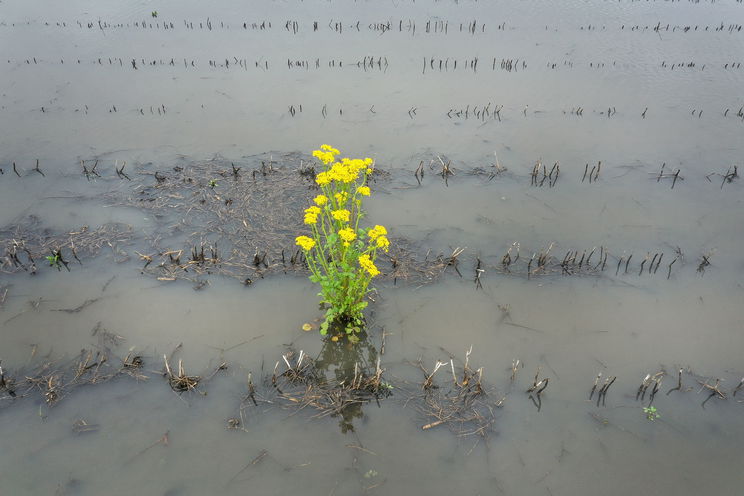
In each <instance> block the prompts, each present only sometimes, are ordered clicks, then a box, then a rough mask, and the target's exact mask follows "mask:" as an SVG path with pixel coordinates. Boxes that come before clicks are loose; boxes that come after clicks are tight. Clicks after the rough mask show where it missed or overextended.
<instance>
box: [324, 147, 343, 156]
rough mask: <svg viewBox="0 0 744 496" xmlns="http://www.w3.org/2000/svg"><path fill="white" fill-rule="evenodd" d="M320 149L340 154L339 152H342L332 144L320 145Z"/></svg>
mask: <svg viewBox="0 0 744 496" xmlns="http://www.w3.org/2000/svg"><path fill="white" fill-rule="evenodd" d="M320 149H321V150H323V151H325V152H330V153H333V154H334V155H338V154H339V153H341V152H340V151H338V150H336V149H335V148H333V147H332V146H331V145H320Z"/></svg>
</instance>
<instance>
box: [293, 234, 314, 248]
mask: <svg viewBox="0 0 744 496" xmlns="http://www.w3.org/2000/svg"><path fill="white" fill-rule="evenodd" d="M295 242H296V243H297V246H299V247H301V248H302V249H303V250H306V251H307V250H310V249H312V247H313V246H315V240H314V239H313V238H309V237H307V236H297V238H295Z"/></svg>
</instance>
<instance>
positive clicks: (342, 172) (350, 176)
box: [328, 162, 357, 184]
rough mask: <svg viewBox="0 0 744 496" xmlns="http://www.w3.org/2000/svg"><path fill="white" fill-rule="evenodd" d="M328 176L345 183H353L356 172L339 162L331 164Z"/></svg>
mask: <svg viewBox="0 0 744 496" xmlns="http://www.w3.org/2000/svg"><path fill="white" fill-rule="evenodd" d="M328 176H329V177H330V178H331V179H333V180H336V181H338V182H342V183H347V184H348V183H353V182H354V181H355V180H356V178H357V174H356V173H355V172H353V171H352V170H351V169H349V168H348V167H346V166H345V165H344V164H342V163H341V162H336V163H335V164H333V166H332V167H331V168H330V170H329V171H328Z"/></svg>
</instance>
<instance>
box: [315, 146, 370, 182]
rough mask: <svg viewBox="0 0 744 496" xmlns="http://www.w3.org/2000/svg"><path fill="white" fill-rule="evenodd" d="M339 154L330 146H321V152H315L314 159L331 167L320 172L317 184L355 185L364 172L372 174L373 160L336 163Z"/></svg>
mask: <svg viewBox="0 0 744 496" xmlns="http://www.w3.org/2000/svg"><path fill="white" fill-rule="evenodd" d="M338 154H339V151H338V150H336V149H335V148H333V147H331V146H330V145H321V146H320V150H315V151H314V152H313V157H315V158H317V159H318V160H320V161H321V162H323V164H324V165H330V166H331V167H330V169H328V170H327V171H323V172H319V173H318V174H317V175H316V176H315V182H316V183H318V184H319V185H320V186H326V185H328V184H330V183H331V181H338V182H341V183H345V184H349V183H353V182H354V181H356V180H357V178H358V177H359V173H360V172H361V171H362V170H365V171H366V173H367V174H371V173H372V168H371V166H372V164H373V162H374V161H373V160H372V159H371V158H365V159H361V158H342V159H341V161H340V162H335V163H334V161H335V160H336V155H338ZM331 164H333V165H331Z"/></svg>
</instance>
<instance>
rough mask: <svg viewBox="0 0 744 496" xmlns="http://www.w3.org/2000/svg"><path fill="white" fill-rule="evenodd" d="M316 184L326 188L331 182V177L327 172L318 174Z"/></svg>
mask: <svg viewBox="0 0 744 496" xmlns="http://www.w3.org/2000/svg"><path fill="white" fill-rule="evenodd" d="M315 182H316V183H318V185H320V186H325V185H326V184H329V183H330V182H331V176H329V175H328V173H327V172H318V174H317V175H316V176H315Z"/></svg>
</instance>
